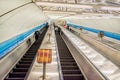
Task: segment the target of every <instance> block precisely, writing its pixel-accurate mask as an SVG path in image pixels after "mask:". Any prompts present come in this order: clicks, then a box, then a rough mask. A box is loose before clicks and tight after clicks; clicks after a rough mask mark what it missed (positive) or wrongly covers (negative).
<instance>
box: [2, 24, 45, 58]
mask: <svg viewBox="0 0 120 80" xmlns="http://www.w3.org/2000/svg"><path fill="white" fill-rule="evenodd" d="M46 25H47V23H44V24H42V25H40V26H37V27H35V28H33V29H31V30H29V31H27V32H25V33H22V34H20V35H18V36H16V37H13V38H11V39H9V40H7V41H4V42H2V43H0V58H2V57H3V56H5V55H6V54H7V53H8V52H10V51H11V50H12V49H14V48H15V47H16V46H18V45H19V44H20V43H21V42H23V41H24V40H25V39H26V38H27V37H28V36H30V35H31V34H33V33H34V32H35V31H37V30H40V29H42V28H43V27H45V26H46Z"/></svg>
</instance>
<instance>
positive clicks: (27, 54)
mask: <svg viewBox="0 0 120 80" xmlns="http://www.w3.org/2000/svg"><path fill="white" fill-rule="evenodd" d="M25 56H35V54H29V53H26V54H25Z"/></svg>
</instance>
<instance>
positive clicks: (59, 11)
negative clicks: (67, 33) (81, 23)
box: [34, 0, 120, 17]
mask: <svg viewBox="0 0 120 80" xmlns="http://www.w3.org/2000/svg"><path fill="white" fill-rule="evenodd" d="M34 2H35V3H36V4H37V5H38V6H40V7H41V8H42V10H43V12H44V13H45V14H46V15H48V16H49V15H50V16H58V17H65V16H71V15H81V14H84V13H92V14H99V15H102V14H112V15H114V16H118V15H120V0H34Z"/></svg>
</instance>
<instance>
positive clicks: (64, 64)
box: [61, 62, 77, 66]
mask: <svg viewBox="0 0 120 80" xmlns="http://www.w3.org/2000/svg"><path fill="white" fill-rule="evenodd" d="M61 65H62V66H70V65H71V66H77V64H76V63H75V62H61Z"/></svg>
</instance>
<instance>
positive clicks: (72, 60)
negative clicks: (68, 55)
mask: <svg viewBox="0 0 120 80" xmlns="http://www.w3.org/2000/svg"><path fill="white" fill-rule="evenodd" d="M60 61H62V62H65V61H68V62H74V61H75V60H74V59H60Z"/></svg>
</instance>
